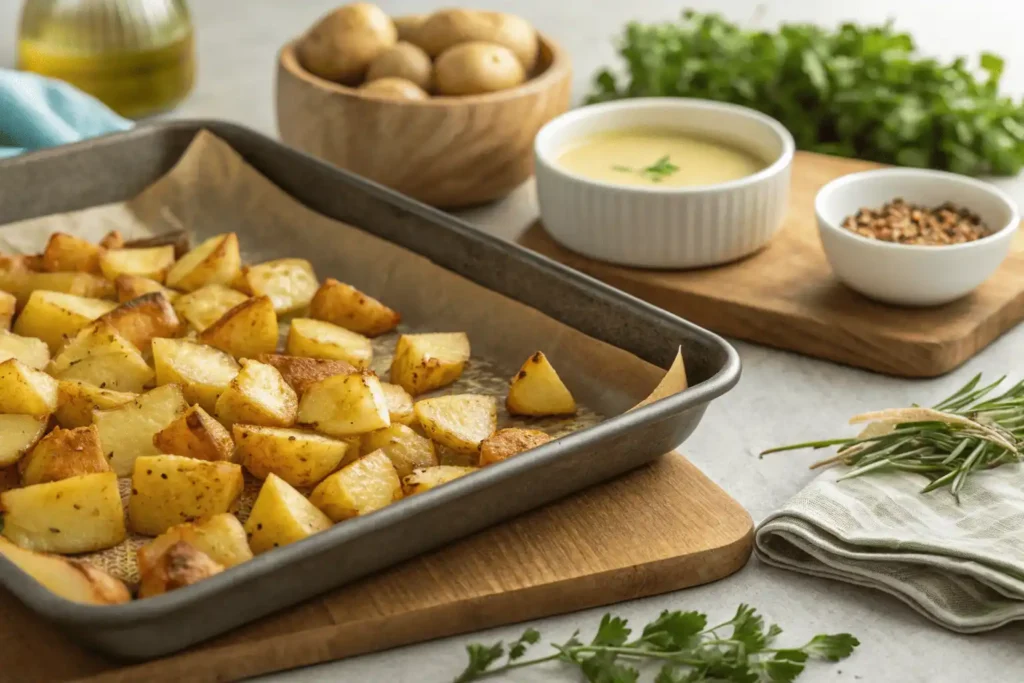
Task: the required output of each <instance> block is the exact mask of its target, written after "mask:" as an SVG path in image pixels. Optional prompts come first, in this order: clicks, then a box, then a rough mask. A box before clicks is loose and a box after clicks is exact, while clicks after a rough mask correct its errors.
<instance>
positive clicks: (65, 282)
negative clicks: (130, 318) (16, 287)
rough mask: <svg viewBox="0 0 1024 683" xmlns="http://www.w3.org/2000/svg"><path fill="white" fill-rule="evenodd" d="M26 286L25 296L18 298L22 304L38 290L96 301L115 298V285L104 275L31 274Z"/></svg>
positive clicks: (68, 273)
mask: <svg viewBox="0 0 1024 683" xmlns="http://www.w3.org/2000/svg"><path fill="white" fill-rule="evenodd" d="M26 286H27V290H26V291H25V292H24V296H18V301H19V303H22V304H24V303H25V302H26V301H27V300H28V298H29V296H30V295H31V294H32V292H34V291H35V290H37V289H43V290H47V291H50V292H62V293H64V294H73V295H75V296H83V297H92V298H96V299H109V298H113V296H114V283H113V282H110V281H109V280H107V279H106V278H105V277H103V276H102V275H93V274H92V273H78V272H59V273H29V276H28V282H27V285H26Z"/></svg>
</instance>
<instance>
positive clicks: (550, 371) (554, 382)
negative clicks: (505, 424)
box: [505, 351, 576, 417]
mask: <svg viewBox="0 0 1024 683" xmlns="http://www.w3.org/2000/svg"><path fill="white" fill-rule="evenodd" d="M505 407H506V408H507V409H508V412H509V414H510V415H532V416H535V417H543V416H546V415H575V414H576V400H575V399H574V398H573V397H572V394H571V393H569V390H568V389H566V388H565V384H563V383H562V378H561V377H559V376H558V373H557V372H555V369H554V368H553V367H552V366H551V363H550V362H549V361H548V358H547V356H545V355H544V354H543V353H541V352H540V351H538V352H537V353H535V354H533V355H532V356H530V358H529V359H528V360H527V361H526V362H525V363H523V367H522V368H520V370H519V372H517V373H516V376H515V377H513V378H512V383H511V385H510V386H509V388H508V398H507V399H506V400H505Z"/></svg>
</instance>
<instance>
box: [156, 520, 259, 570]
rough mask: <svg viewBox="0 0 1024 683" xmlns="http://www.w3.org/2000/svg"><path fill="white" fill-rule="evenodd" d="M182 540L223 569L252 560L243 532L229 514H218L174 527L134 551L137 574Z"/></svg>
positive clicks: (239, 524) (240, 525)
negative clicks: (137, 563) (137, 567)
mask: <svg viewBox="0 0 1024 683" xmlns="http://www.w3.org/2000/svg"><path fill="white" fill-rule="evenodd" d="M178 541H184V542H186V543H188V544H190V545H192V546H193V547H195V548H196V549H197V550H201V551H202V552H204V553H206V554H207V555H209V556H210V557H211V558H212V559H213V560H214V561H215V562H219V563H220V564H222V565H224V566H225V567H234V566H235V565H239V564H242V563H243V562H245V561H247V560H251V559H252V551H251V550H249V540H248V539H247V538H246V536H245V529H243V528H242V523H241V522H239V521H238V518H237V517H235V516H234V515H233V514H231V513H230V512H221V513H218V514H216V515H213V516H212V517H207V518H206V519H202V520H200V521H198V522H185V523H184V524H176V525H174V526H172V527H171V528H170V529H168V530H167V531H165V532H163V533H162V534H160V535H159V536H157V537H156V538H154V539H153V540H152V541H150V542H149V543H147V544H146V545H144V546H142V547H141V548H139V549H138V551H136V556H137V557H138V560H139V573H141V574H145V573H146V572H147V571H149V569H150V567H152V566H153V565H154V564H155V563H156V562H157V560H159V559H160V557H161V556H162V555H163V554H164V552H166V550H167V549H168V548H169V547H171V546H172V545H174V544H175V543H177V542H178Z"/></svg>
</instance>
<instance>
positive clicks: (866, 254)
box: [814, 168, 1020, 306]
mask: <svg viewBox="0 0 1024 683" xmlns="http://www.w3.org/2000/svg"><path fill="white" fill-rule="evenodd" d="M898 197H899V198H902V199H904V200H905V201H907V202H909V203H911V204H922V205H925V206H938V205H940V204H942V203H943V202H952V203H954V204H957V205H958V206H962V207H964V208H967V209H970V210H971V211H972V212H974V213H976V214H978V216H979V217H980V218H981V220H982V221H984V222H985V224H986V225H988V227H989V229H990V230H992V234H990V235H989V236H987V237H983V238H981V239H980V240H976V241H974V242H965V243H964V244H952V245H946V246H919V245H910V244H895V243H893V242H883V241H881V240H875V239H871V238H868V237H863V236H861V235H858V234H856V233H854V232H851V231H850V230H847V229H846V228H844V227H842V223H843V219H845V218H846V217H847V216H850V215H852V214H855V213H857V211H858V210H859V209H861V208H871V209H879V208H881V207H882V205H884V204H885V203H886V202H891V201H892V200H893V199H896V198H898ZM814 213H815V214H816V215H817V218H818V234H819V236H820V237H821V245H822V247H824V249H825V256H826V257H827V258H828V261H829V263H830V264H831V265H832V271H833V272H834V273H835V275H836V277H838V278H839V279H840V280H841V281H842V282H844V283H845V284H846V285H847V286H848V287H850V288H851V289H854V290H856V291H858V292H860V293H861V294H863V295H865V296H867V297H870V298H872V299H876V300H878V301H881V302H883V303H888V304H896V305H899V306H937V305H939V304H944V303H948V302H950V301H953V300H955V299H959V298H960V297H962V296H965V295H966V294H968V293H970V292H971V291H972V290H974V289H975V288H976V287H977V286H978V285H980V284H981V283H982V282H984V281H985V280H987V279H988V278H989V277H990V276H991V275H992V274H993V273H994V272H995V271H996V269H997V268H998V267H999V265H1000V264H1001V263H1002V262H1003V261H1004V260H1005V259H1006V255H1007V254H1008V253H1009V251H1010V244H1011V243H1012V242H1013V237H1014V235H1015V234H1016V232H1017V227H1018V226H1019V225H1020V216H1019V215H1018V211H1017V205H1016V204H1015V203H1014V201H1013V200H1012V199H1011V198H1010V197H1009V196H1007V195H1006V193H1004V192H1002V191H1001V190H999V189H998V188H996V187H995V186H993V185H991V184H989V183H986V182H983V181H981V180H975V179H974V178H967V177H965V176H961V175H956V174H955V173H944V172H942V171H926V170H921V169H910V168H891V169H879V170H877V171H864V172H861V173H851V174H850V175H845V176H843V177H841V178H837V179H836V180H833V181H832V182H830V183H828V184H827V185H825V187H823V188H821V190H819V191H818V195H817V197H815V199H814Z"/></svg>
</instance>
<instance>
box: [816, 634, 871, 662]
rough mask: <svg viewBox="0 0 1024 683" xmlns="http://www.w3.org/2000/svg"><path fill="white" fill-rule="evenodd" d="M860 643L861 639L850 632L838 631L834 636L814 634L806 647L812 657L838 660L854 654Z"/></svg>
mask: <svg viewBox="0 0 1024 683" xmlns="http://www.w3.org/2000/svg"><path fill="white" fill-rule="evenodd" d="M858 645H860V641H859V640H857V639H856V638H855V637H853V636H851V635H850V634H849V633H837V634H835V635H832V636H827V635H820V636H814V638H812V639H811V642H810V643H808V644H807V646H806V647H805V648H804V649H805V650H806V651H807V653H808V654H809V655H810V656H812V657H820V658H822V659H828V660H830V661H833V662H838V661H839V660H840V659H846V658H847V657H849V656H850V655H851V654H853V650H854V648H856V647H857V646H858Z"/></svg>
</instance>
